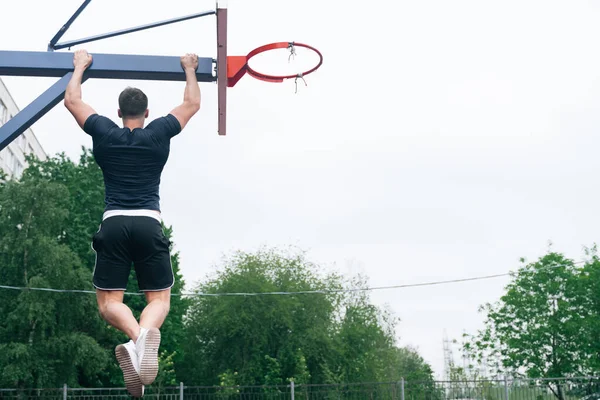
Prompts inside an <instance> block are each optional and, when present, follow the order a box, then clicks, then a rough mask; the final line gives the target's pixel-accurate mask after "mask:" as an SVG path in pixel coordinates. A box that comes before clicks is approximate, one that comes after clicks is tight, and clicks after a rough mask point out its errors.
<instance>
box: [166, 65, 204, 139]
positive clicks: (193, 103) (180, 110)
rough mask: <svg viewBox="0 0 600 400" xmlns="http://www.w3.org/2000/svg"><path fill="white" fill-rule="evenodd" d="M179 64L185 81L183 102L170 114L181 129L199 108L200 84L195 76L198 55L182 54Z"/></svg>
mask: <svg viewBox="0 0 600 400" xmlns="http://www.w3.org/2000/svg"><path fill="white" fill-rule="evenodd" d="M181 66H182V67H183V70H184V71H185V82H186V83H185V91H184V92H183V103H181V105H179V106H177V107H176V108H175V109H173V111H171V114H173V116H174V117H175V118H177V120H178V121H179V124H180V125H181V129H182V130H183V128H184V127H185V126H186V125H187V123H188V121H189V120H190V119H191V118H192V117H193V116H194V114H196V113H197V112H198V110H200V86H198V79H197V78H196V69H197V68H198V56H197V55H195V54H186V55H185V56H182V57H181Z"/></svg>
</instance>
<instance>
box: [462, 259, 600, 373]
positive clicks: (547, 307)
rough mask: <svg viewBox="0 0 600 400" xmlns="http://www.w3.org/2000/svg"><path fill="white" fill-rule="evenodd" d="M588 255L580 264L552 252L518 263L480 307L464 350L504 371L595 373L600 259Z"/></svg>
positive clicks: (499, 370)
mask: <svg viewBox="0 0 600 400" xmlns="http://www.w3.org/2000/svg"><path fill="white" fill-rule="evenodd" d="M591 254H592V258H591V261H588V262H587V263H586V265H585V266H583V267H581V266H578V265H577V264H576V263H575V262H574V261H573V260H570V259H568V258H566V257H565V256H564V255H562V254H559V253H555V252H552V251H551V252H548V254H546V255H544V256H543V257H541V258H540V259H539V260H537V261H536V262H533V263H529V264H526V265H523V266H522V267H521V268H520V269H519V270H518V272H516V273H515V274H514V275H513V277H512V280H511V282H510V283H509V284H508V286H507V287H506V292H505V294H504V295H503V296H502V297H501V298H500V300H499V301H498V302H497V303H495V304H486V305H484V306H483V307H482V308H481V310H482V311H483V312H484V313H485V315H486V319H485V327H484V329H482V330H481V331H479V332H478V333H477V334H475V335H472V336H467V341H466V343H465V345H464V349H465V351H466V352H467V353H468V354H470V355H472V356H473V358H474V360H475V361H476V362H479V363H482V362H484V360H487V363H488V365H490V364H491V365H492V366H493V367H494V368H495V371H494V372H495V373H499V374H504V375H524V376H526V377H530V378H558V377H572V376H587V375H591V374H593V373H597V372H599V369H598V359H599V358H598V357H599V355H600V352H599V351H598V345H597V343H598V340H597V339H598V336H597V335H598V334H599V333H600V330H599V329H598V326H599V325H598V317H599V316H600V313H599V311H600V308H599V307H598V293H599V292H598V288H599V286H598V282H599V280H598V278H599V277H600V275H599V268H598V266H599V265H600V263H599V262H598V259H597V257H596V255H595V251H593V252H592V253H591ZM490 361H491V362H490Z"/></svg>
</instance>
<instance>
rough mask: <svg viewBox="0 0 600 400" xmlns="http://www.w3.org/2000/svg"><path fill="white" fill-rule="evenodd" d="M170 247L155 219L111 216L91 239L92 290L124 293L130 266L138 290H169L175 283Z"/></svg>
mask: <svg viewBox="0 0 600 400" xmlns="http://www.w3.org/2000/svg"><path fill="white" fill-rule="evenodd" d="M170 245H171V242H170V241H169V240H168V239H167V237H166V236H165V234H164V232H163V230H162V226H161V224H160V222H159V221H158V220H157V219H155V218H152V217H148V216H137V215H136V216H125V215H114V216H111V217H108V218H106V219H104V221H102V224H101V225H100V229H99V230H98V232H96V233H95V234H94V237H93V239H92V249H94V251H95V252H96V266H95V267H94V277H93V284H94V287H96V288H97V289H105V290H125V289H126V288H127V282H128V281H129V273H130V271H131V265H132V264H133V266H134V268H135V273H136V276H137V280H138V285H139V289H140V290H141V291H158V290H164V289H168V288H170V287H171V286H173V283H175V277H174V276H173V268H172V266H171V254H170Z"/></svg>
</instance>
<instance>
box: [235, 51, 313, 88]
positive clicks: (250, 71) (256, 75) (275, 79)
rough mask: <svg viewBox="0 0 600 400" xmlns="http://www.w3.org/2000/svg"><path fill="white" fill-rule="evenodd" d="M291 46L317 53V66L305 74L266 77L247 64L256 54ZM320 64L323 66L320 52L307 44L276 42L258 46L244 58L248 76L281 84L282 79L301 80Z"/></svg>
mask: <svg viewBox="0 0 600 400" xmlns="http://www.w3.org/2000/svg"><path fill="white" fill-rule="evenodd" d="M292 46H294V47H295V46H298V47H305V48H307V49H309V50H312V51H314V52H315V53H317V55H318V56H319V63H318V64H317V66H315V67H313V68H312V69H309V70H308V71H305V72H302V73H299V74H294V75H267V74H263V73H261V72H257V71H256V70H254V69H252V68H251V67H250V65H249V63H248V61H250V59H251V58H252V57H254V56H255V55H257V54H260V53H264V52H265V51H270V50H276V49H287V48H289V47H292ZM321 64H323V55H322V54H321V52H320V51H319V50H317V49H315V48H314V47H312V46H309V45H307V44H304V43H296V42H277V43H270V44H265V45H264V46H260V47H257V48H256V49H254V50H252V51H251V52H250V53H248V55H247V56H246V72H248V74H249V75H251V76H253V77H254V78H257V79H262V80H264V81H269V82H283V80H284V79H292V78H301V77H303V76H305V75H308V74H310V73H311V72H314V71H315V70H317V68H319V67H320V66H321Z"/></svg>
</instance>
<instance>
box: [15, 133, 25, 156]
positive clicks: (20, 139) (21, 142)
mask: <svg viewBox="0 0 600 400" xmlns="http://www.w3.org/2000/svg"><path fill="white" fill-rule="evenodd" d="M17 143H18V145H19V147H20V148H21V150H23V152H25V150H26V149H27V139H26V138H25V134H24V133H23V134H22V135H19V137H18V138H17Z"/></svg>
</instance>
